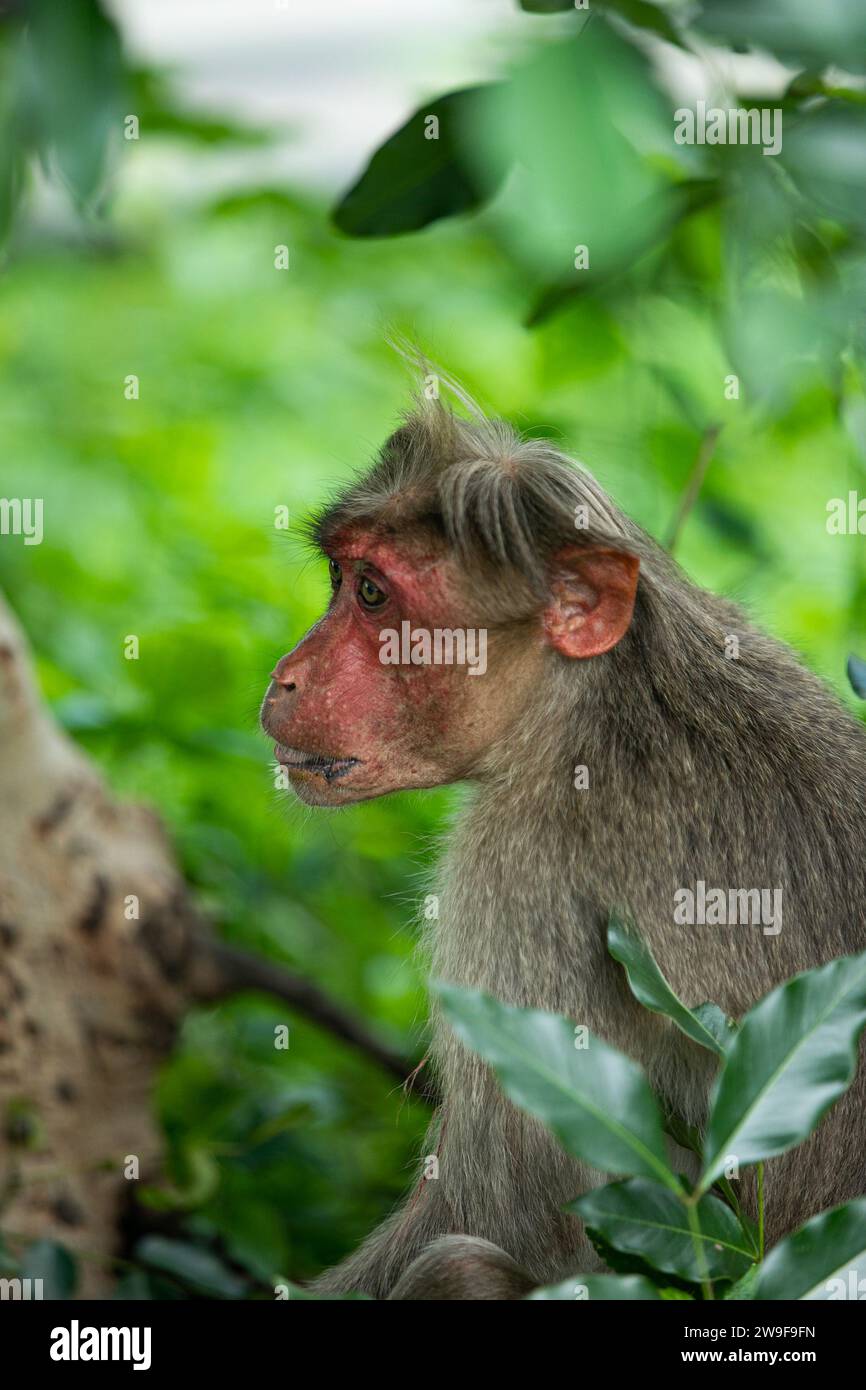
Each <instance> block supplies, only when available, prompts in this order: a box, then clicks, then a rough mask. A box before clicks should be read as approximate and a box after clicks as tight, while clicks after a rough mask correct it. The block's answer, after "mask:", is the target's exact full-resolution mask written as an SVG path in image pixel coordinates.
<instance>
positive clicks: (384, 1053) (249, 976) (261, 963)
mask: <svg viewBox="0 0 866 1390" xmlns="http://www.w3.org/2000/svg"><path fill="white" fill-rule="evenodd" d="M198 949H199V950H200V951H202V952H204V953H206V955H207V956H208V958H209V963H210V964H211V965H212V966H213V967H214V970H213V977H212V978H211V979H209V980H207V981H206V982H203V983H202V985H201V987H200V989H199V990H198V997H199V998H200V999H203V1000H215V999H221V998H225V997H226V996H227V995H230V994H237V993H239V992H240V991H241V990H245V989H252V990H258V991H260V992H261V993H263V994H272V995H273V996H274V997H275V998H276V999H282V1000H283V1002H284V1003H286V1004H288V1005H290V1007H291V1008H293V1009H295V1010H297V1012H298V1013H300V1014H303V1015H304V1017H305V1018H308V1019H309V1020H310V1022H311V1023H315V1024H316V1025H317V1026H318V1027H319V1028H323V1029H324V1030H325V1031H326V1032H328V1033H331V1034H332V1035H333V1036H334V1037H336V1038H340V1039H341V1040H342V1041H343V1042H346V1043H349V1045H350V1046H351V1047H354V1048H355V1049H356V1050H357V1051H358V1052H361V1053H363V1054H364V1056H366V1057H369V1058H370V1059H371V1060H372V1061H374V1062H377V1063H378V1065H379V1066H380V1067H382V1068H383V1069H384V1070H385V1071H386V1072H389V1073H390V1074H391V1075H392V1076H395V1077H396V1078H397V1080H398V1081H399V1082H400V1084H401V1086H403V1087H405V1088H406V1089H407V1092H408V1093H410V1094H412V1095H414V1096H416V1097H417V1098H418V1099H420V1100H426V1101H428V1102H429V1103H430V1104H431V1105H435V1104H436V1103H437V1096H436V1094H435V1088H434V1086H433V1082H432V1079H431V1078H430V1077H429V1076H428V1077H423V1076H422V1077H421V1080H420V1084H418V1085H417V1086H414V1085H413V1083H414V1081H415V1078H416V1076H418V1075H419V1073H421V1070H422V1067H423V1062H422V1063H420V1064H418V1063H416V1062H415V1061H414V1060H412V1059H409V1058H407V1057H404V1056H402V1054H401V1053H399V1052H395V1051H394V1050H393V1049H392V1048H390V1047H388V1046H387V1044H385V1043H384V1042H382V1041H381V1039H380V1038H377V1037H376V1035H375V1033H373V1032H372V1031H371V1030H370V1028H368V1026H367V1024H366V1023H365V1022H364V1021H363V1019H361V1018H359V1017H358V1016H357V1015H356V1014H354V1013H352V1012H351V1010H349V1009H346V1008H344V1007H343V1005H342V1004H338V1003H337V1002H336V1001H335V1000H333V999H331V998H330V997H329V996H328V995H327V994H325V992H324V991H323V990H321V989H319V987H318V986H317V985H314V984H312V983H311V982H310V981H309V980H305V979H304V978H303V976H302V975H296V974H295V973H294V971H291V970H286V969H285V968H284V967H283V966H281V965H276V964H275V963H274V962H273V961H270V960H266V959H264V957H262V956H255V955H251V954H250V953H248V952H247V951H241V950H239V949H238V948H237V947H235V946H230V945H228V943H227V942H225V941H220V940H219V939H218V938H216V937H214V936H211V935H209V934H208V935H201V936H200V937H199V941H198Z"/></svg>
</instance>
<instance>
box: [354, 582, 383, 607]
mask: <svg viewBox="0 0 866 1390" xmlns="http://www.w3.org/2000/svg"><path fill="white" fill-rule="evenodd" d="M387 597H388V595H387V594H386V593H384V592H383V591H382V589H380V588H379V586H378V584H374V583H373V581H372V579H368V578H367V576H366V575H364V578H363V579H362V580H361V582H360V584H359V585H358V598H359V600H360V602H361V603H362V604H363V605H364V607H365V608H381V607H382V604H383V603H384V602H385V601H386V599H387Z"/></svg>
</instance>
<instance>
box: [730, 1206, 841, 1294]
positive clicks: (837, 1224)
mask: <svg viewBox="0 0 866 1390" xmlns="http://www.w3.org/2000/svg"><path fill="white" fill-rule="evenodd" d="M864 1296H866V1197H858V1198H857V1200H856V1201H854V1202H846V1203H845V1204H844V1205H843V1206H841V1207H834V1209H833V1210H832V1211H824V1212H822V1213H821V1215H820V1216H815V1217H813V1219H812V1220H811V1221H807V1222H806V1225H805V1226H803V1227H801V1229H800V1230H799V1231H795V1232H794V1233H793V1235H790V1236H787V1237H786V1238H785V1240H782V1241H780V1242H779V1244H778V1245H777V1246H775V1247H774V1248H773V1249H772V1250H771V1251H770V1253H769V1255H768V1256H767V1258H766V1259H765V1260H764V1263H763V1264H762V1266H761V1270H760V1273H759V1275H758V1278H757V1280H756V1281H755V1288H754V1293H753V1297H754V1298H769V1299H791V1298H797V1299H833V1300H836V1299H838V1300H843V1299H851V1300H860V1299H862V1298H863V1297H864Z"/></svg>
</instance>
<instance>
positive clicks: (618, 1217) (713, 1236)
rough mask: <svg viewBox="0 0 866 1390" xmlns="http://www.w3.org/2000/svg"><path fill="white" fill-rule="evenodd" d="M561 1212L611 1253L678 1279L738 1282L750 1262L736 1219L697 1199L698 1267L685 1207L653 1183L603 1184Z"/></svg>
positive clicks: (713, 1201)
mask: <svg viewBox="0 0 866 1390" xmlns="http://www.w3.org/2000/svg"><path fill="white" fill-rule="evenodd" d="M566 1210H567V1211H572V1212H574V1213H575V1214H576V1215H577V1216H579V1217H580V1218H581V1220H582V1221H583V1222H584V1224H585V1225H586V1226H587V1227H588V1228H591V1229H592V1230H594V1231H598V1232H600V1234H601V1235H602V1236H603V1237H604V1239H605V1240H606V1241H607V1242H608V1243H609V1244H611V1245H613V1246H615V1247H616V1249H617V1250H624V1251H627V1252H628V1253H630V1254H634V1255H638V1256H640V1258H641V1259H643V1260H646V1261H647V1263H648V1264H650V1265H652V1266H653V1268H654V1269H659V1270H662V1271H664V1272H665V1273H666V1274H676V1275H678V1276H679V1278H681V1279H687V1280H691V1281H694V1282H698V1281H700V1280H701V1279H702V1278H704V1277H708V1278H710V1279H732V1280H733V1279H738V1278H739V1277H740V1276H741V1275H742V1274H744V1273H745V1271H746V1269H747V1268H748V1266H749V1265H750V1264H751V1263H752V1259H753V1254H752V1251H751V1250H750V1248H749V1247H748V1245H747V1243H746V1240H745V1237H744V1236H743V1233H742V1231H741V1230H740V1225H739V1222H738V1221H737V1218H736V1216H735V1215H734V1213H733V1212H732V1211H731V1210H730V1208H729V1207H727V1206H725V1204H724V1202H721V1201H719V1199H718V1198H717V1197H713V1196H707V1197H703V1198H702V1199H701V1200H700V1202H698V1203H697V1205H696V1208H695V1211H696V1214H697V1218H698V1222H699V1225H700V1229H701V1234H700V1237H699V1238H698V1241H699V1248H700V1250H701V1252H702V1257H703V1267H702V1266H701V1263H700V1261H699V1257H698V1251H697V1250H696V1248H695V1239H696V1237H695V1236H694V1235H693V1233H692V1230H691V1227H690V1226H689V1221H688V1212H687V1209H686V1205H685V1203H684V1202H683V1201H682V1200H681V1198H680V1197H678V1196H677V1194H676V1193H675V1192H672V1191H671V1190H670V1189H669V1188H667V1187H661V1186H660V1185H659V1184H658V1183H655V1182H648V1181H647V1180H646V1179H645V1178H631V1179H630V1180H629V1181H628V1182H621V1183H609V1184H608V1185H607V1186H606V1187H597V1188H594V1189H593V1190H592V1191H591V1192H587V1193H585V1194H584V1195H583V1196H582V1197H578V1198H577V1200H576V1201H574V1202H572V1203H570V1204H569V1206H568V1207H567V1208H566Z"/></svg>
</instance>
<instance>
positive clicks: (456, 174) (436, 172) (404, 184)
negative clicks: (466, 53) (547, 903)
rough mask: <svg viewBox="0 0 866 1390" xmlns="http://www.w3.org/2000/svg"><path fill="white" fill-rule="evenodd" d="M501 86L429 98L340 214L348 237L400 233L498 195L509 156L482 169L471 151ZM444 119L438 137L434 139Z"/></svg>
mask: <svg viewBox="0 0 866 1390" xmlns="http://www.w3.org/2000/svg"><path fill="white" fill-rule="evenodd" d="M499 89H500V84H497V83H487V84H485V85H484V86H480V87H466V88H464V89H463V90H461V91H458V92H449V93H448V94H447V95H446V96H443V97H438V98H436V100H434V101H429V102H427V103H426V105H424V106H422V107H420V108H419V110H417V111H416V112H415V113H414V115H412V116H410V117H409V120H408V121H407V122H406V123H405V125H402V126H401V127H400V129H399V130H398V131H396V132H395V133H394V134H393V135H392V136H391V137H390V138H389V139H388V140H386V141H385V143H384V145H381V146H380V148H379V149H378V150H377V151H376V153H375V154H374V155H373V158H372V159H371V160H370V163H369V164H368V165H367V168H366V169H365V170H364V172H363V174H362V175H361V177H360V179H359V180H358V182H357V183H356V184H355V185H354V187H352V188H351V189H350V190H349V192H348V193H347V194H346V195H345V197H344V198H343V199H342V201H341V202H340V203H339V204H338V206H337V208H336V209H335V211H334V215H333V217H334V223H335V225H336V226H337V227H338V228H339V229H340V231H342V232H346V233H348V234H349V235H350V236H358V237H366V236H396V235H398V234H399V233H401V232H414V231H417V230H418V229H419V228H420V227H426V226H428V224H429V223H431V222H435V221H436V220H437V218H440V217H453V216H454V214H455V213H459V212H468V211H469V210H471V209H473V208H477V207H479V206H480V205H481V204H482V203H483V202H485V201H486V200H487V199H488V198H489V197H490V196H491V195H492V194H493V193H494V192H495V190H496V188H497V187H498V186H499V184H500V183H501V181H502V179H503V178H504V176H505V173H506V171H507V167H508V161H507V158H506V156H505V155H504V154H503V153H502V152H500V153H499V155H498V156H495V155H494V154H493V153H492V152H488V157H487V160H486V163H485V165H484V166H482V163H481V161H480V160H478V159H476V158H474V157H472V155H471V154H470V153H469V150H470V145H471V135H472V130H473V128H475V127H476V126H478V125H479V124H480V123H482V122H484V121H486V120H488V119H489V111H490V107H491V104H492V102H493V101H494V100H495V97H496V94H497V93H498V91H499ZM433 117H435V119H436V120H437V121H438V138H437V139H431V138H429V133H430V131H431V130H432V129H433V128H434V127H433V126H432V124H431V118H433Z"/></svg>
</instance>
